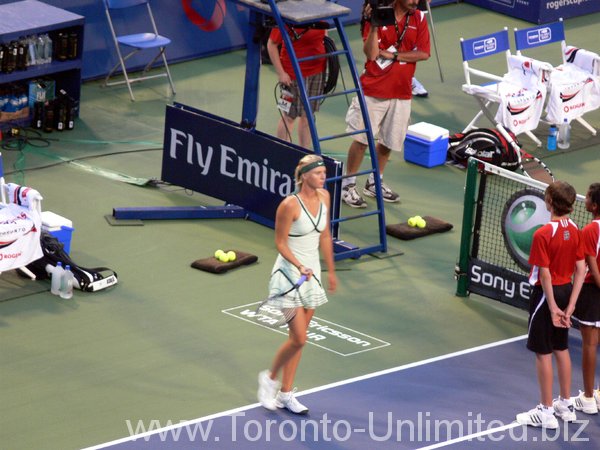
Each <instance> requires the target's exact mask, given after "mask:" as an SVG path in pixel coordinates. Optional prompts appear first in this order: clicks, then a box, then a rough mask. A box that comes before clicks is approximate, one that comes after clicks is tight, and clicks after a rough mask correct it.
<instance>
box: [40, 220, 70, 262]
mask: <svg viewBox="0 0 600 450" xmlns="http://www.w3.org/2000/svg"><path fill="white" fill-rule="evenodd" d="M42 230H44V231H47V232H48V233H50V234H51V235H52V236H54V237H55V238H56V239H58V240H59V242H60V243H61V244H62V245H63V247H64V250H65V252H66V253H67V254H69V253H70V251H71V238H72V237H73V230H74V228H73V222H71V221H70V220H69V219H65V218H64V217H62V216H59V215H58V214H55V213H53V212H52V211H42Z"/></svg>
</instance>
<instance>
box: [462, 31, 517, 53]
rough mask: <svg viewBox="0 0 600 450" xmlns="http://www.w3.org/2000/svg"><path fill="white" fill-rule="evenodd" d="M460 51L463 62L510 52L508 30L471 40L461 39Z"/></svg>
mask: <svg viewBox="0 0 600 450" xmlns="http://www.w3.org/2000/svg"><path fill="white" fill-rule="evenodd" d="M460 49H461V51H462V58H463V61H471V60H473V59H478V58H484V57H486V56H490V55H494V54H496V53H501V52H506V51H507V50H510V42H509V40H508V30H507V29H504V30H502V31H498V32H496V33H491V34H486V35H484V36H478V37H475V38H472V39H461V41H460Z"/></svg>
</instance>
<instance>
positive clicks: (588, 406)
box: [573, 391, 598, 414]
mask: <svg viewBox="0 0 600 450" xmlns="http://www.w3.org/2000/svg"><path fill="white" fill-rule="evenodd" d="M573 407H574V408H575V409H576V410H577V411H581V412H584V413H585V414H598V405H597V404H596V399H595V398H594V396H592V397H586V396H585V392H583V391H579V395H578V396H577V397H575V398H574V399H573Z"/></svg>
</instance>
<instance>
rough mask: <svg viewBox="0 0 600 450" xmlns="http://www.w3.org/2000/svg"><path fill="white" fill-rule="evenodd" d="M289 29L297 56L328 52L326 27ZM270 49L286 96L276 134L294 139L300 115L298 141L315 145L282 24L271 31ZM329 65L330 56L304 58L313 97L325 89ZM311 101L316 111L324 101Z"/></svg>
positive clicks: (302, 65) (306, 80) (306, 81)
mask: <svg viewBox="0 0 600 450" xmlns="http://www.w3.org/2000/svg"><path fill="white" fill-rule="evenodd" d="M286 32H287V33H288V34H289V36H290V39H291V40H292V46H293V48H294V52H295V54H296V57H297V59H301V58H305V57H307V56H313V55H322V54H324V53H325V44H324V43H323V39H324V38H325V35H326V33H327V31H326V30H325V29H316V28H299V27H292V26H288V27H287V29H286ZM280 48H281V50H280ZM267 51H268V53H269V58H270V60H271V63H272V64H273V67H274V68H275V71H276V72H277V77H278V78H279V84H280V85H281V87H282V94H281V97H282V98H281V99H280V100H279V109H280V110H281V119H280V120H279V123H278V125H277V132H276V136H277V137H278V138H280V139H283V140H285V141H288V142H292V132H293V130H294V124H295V122H296V119H298V143H299V144H300V145H301V146H302V147H304V148H312V140H311V135H310V128H309V126H308V119H307V117H306V112H305V111H304V106H303V104H302V99H301V97H300V91H299V89H298V81H297V80H296V75H295V73H294V68H293V66H292V62H291V60H290V55H289V52H288V49H287V48H286V47H285V45H284V43H283V37H282V35H281V31H280V30H279V28H274V29H273V30H272V31H271V35H270V36H269V40H268V41H267ZM326 65H327V59H326V58H317V59H313V60H310V61H302V62H300V70H301V71H302V76H303V78H304V85H305V87H306V92H307V94H308V96H309V97H313V96H316V95H321V94H322V93H323V87H324V84H325V68H326ZM310 103H311V109H312V111H313V112H316V111H318V110H319V106H320V102H319V101H318V100H312V101H311V102H310Z"/></svg>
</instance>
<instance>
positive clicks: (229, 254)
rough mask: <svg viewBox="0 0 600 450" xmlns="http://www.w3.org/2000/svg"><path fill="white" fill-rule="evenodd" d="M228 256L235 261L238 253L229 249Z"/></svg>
mask: <svg viewBox="0 0 600 450" xmlns="http://www.w3.org/2000/svg"><path fill="white" fill-rule="evenodd" d="M227 258H228V259H229V261H235V259H236V258H237V255H236V254H235V252H234V251H233V250H229V251H228V252H227Z"/></svg>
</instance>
